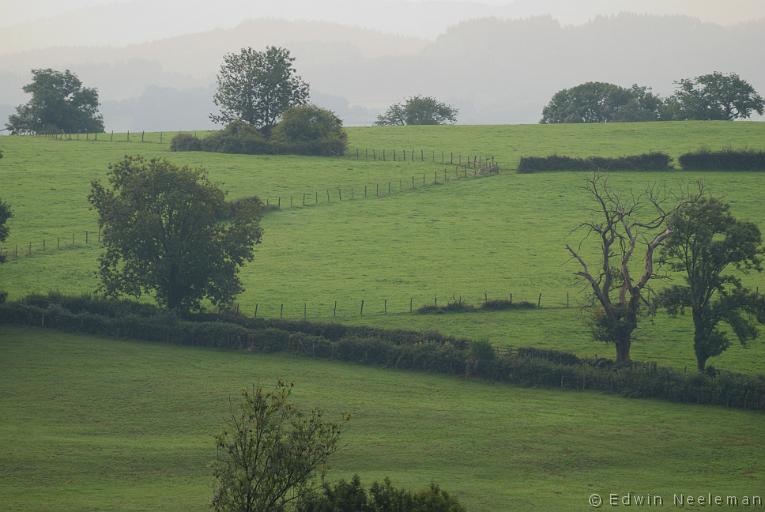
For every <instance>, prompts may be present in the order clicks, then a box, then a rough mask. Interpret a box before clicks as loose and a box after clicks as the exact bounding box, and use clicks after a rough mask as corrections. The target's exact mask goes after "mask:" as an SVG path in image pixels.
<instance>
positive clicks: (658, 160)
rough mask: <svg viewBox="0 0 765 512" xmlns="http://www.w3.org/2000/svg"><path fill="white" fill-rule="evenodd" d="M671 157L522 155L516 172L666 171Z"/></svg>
mask: <svg viewBox="0 0 765 512" xmlns="http://www.w3.org/2000/svg"><path fill="white" fill-rule="evenodd" d="M671 164H672V158H671V157H670V156H669V155H667V154H665V153H644V154H642V155H633V156H622V157H616V158H604V157H598V156H591V157H588V158H574V157H570V156H560V155H551V156H545V157H529V156H524V157H522V158H521V162H520V164H518V172H520V173H531V172H540V171H668V170H671V169H672V166H671Z"/></svg>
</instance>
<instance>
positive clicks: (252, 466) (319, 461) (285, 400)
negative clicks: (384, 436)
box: [212, 382, 347, 512]
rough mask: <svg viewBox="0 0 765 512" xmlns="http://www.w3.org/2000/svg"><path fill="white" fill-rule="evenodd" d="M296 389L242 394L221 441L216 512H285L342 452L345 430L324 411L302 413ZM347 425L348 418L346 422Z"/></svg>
mask: <svg viewBox="0 0 765 512" xmlns="http://www.w3.org/2000/svg"><path fill="white" fill-rule="evenodd" d="M291 392H292V385H287V384H285V383H283V382H279V383H278V384H277V386H276V389H275V390H274V391H265V390H264V389H263V388H262V387H258V388H257V389H255V390H254V391H253V392H249V391H244V392H243V393H242V403H241V405H240V407H239V408H238V409H237V410H234V411H232V412H231V416H230V417H229V418H228V421H227V422H226V428H225V430H223V432H221V433H220V434H218V436H217V437H216V445H217V448H218V457H217V459H216V461H215V464H214V473H213V474H214V476H215V480H216V483H215V491H214V493H213V499H212V508H213V510H215V511H216V512H283V511H284V510H286V507H287V506H288V505H290V504H292V503H293V502H295V501H296V500H300V499H303V498H304V497H305V496H307V495H308V494H310V493H311V492H312V489H313V476H314V474H315V473H316V472H317V471H319V470H321V469H322V467H323V466H324V465H325V464H326V462H327V460H328V459H329V457H330V456H331V455H332V454H333V453H335V451H336V450H337V443H338V440H339V438H340V433H341V429H342V426H341V424H338V423H332V422H328V421H326V420H324V417H323V414H322V412H321V411H320V410H318V409H314V410H312V411H311V412H309V413H304V412H301V411H300V410H298V409H297V408H296V407H295V405H294V404H292V403H291V402H290V400H289V397H290V393H291ZM345 421H347V418H345Z"/></svg>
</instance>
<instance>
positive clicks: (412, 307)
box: [409, 297, 414, 313]
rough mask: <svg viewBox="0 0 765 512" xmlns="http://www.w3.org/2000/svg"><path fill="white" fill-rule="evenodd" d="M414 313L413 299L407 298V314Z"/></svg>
mask: <svg viewBox="0 0 765 512" xmlns="http://www.w3.org/2000/svg"><path fill="white" fill-rule="evenodd" d="M412 311H414V297H409V312H410V313H411V312H412Z"/></svg>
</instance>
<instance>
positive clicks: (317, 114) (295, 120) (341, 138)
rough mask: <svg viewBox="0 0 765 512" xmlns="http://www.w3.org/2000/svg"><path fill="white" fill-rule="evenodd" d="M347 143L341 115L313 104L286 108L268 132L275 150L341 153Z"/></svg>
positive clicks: (298, 152)
mask: <svg viewBox="0 0 765 512" xmlns="http://www.w3.org/2000/svg"><path fill="white" fill-rule="evenodd" d="M347 142H348V135H347V134H346V133H345V130H343V122H342V121H341V120H340V118H339V117H337V116H336V115H335V114H333V113H332V112H330V111H329V110H325V109H323V108H319V107H317V106H314V105H302V106H298V107H293V108H291V109H289V110H288V111H287V112H285V113H284V116H282V119H281V121H279V123H278V124H277V125H276V127H275V128H274V131H273V134H272V135H271V144H272V147H273V148H274V151H275V152H276V153H286V154H297V155H315V156H340V155H342V154H344V153H345V149H346V146H347Z"/></svg>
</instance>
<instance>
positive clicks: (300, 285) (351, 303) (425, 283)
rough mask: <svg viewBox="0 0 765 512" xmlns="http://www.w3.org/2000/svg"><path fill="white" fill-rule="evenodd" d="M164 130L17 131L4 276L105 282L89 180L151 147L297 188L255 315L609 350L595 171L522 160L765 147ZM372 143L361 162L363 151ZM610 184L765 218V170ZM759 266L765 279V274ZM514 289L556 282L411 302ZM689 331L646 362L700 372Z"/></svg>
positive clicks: (661, 134) (88, 287)
mask: <svg viewBox="0 0 765 512" xmlns="http://www.w3.org/2000/svg"><path fill="white" fill-rule="evenodd" d="M163 137H164V138H163V140H164V141H165V143H164V144H159V143H158V142H159V139H158V134H146V136H145V140H146V141H147V142H146V143H143V144H142V143H140V142H137V141H138V140H140V139H138V138H137V136H136V135H135V134H133V135H131V142H127V141H126V138H124V135H121V134H116V135H115V137H114V139H115V141H114V142H108V141H104V140H99V141H98V142H94V141H92V140H90V141H85V140H83V139H82V138H81V139H80V140H79V141H76V140H72V141H60V140H52V139H46V138H26V137H3V138H2V139H0V147H2V148H3V150H4V152H5V158H3V159H1V160H0V176H2V180H3V190H2V193H1V196H2V197H3V198H4V199H5V200H7V201H9V202H10V203H11V204H12V206H13V209H14V213H15V217H14V218H13V219H12V220H11V222H10V228H11V237H10V238H9V240H8V241H7V243H6V244H5V249H6V251H8V252H10V253H11V257H10V259H9V261H8V262H7V263H6V264H5V265H3V266H2V267H0V282H2V284H3V287H4V288H5V289H7V290H9V292H10V294H11V298H19V297H21V296H23V295H25V294H28V293H32V292H47V291H49V290H52V289H55V290H61V291H64V292H67V293H80V292H90V291H92V290H93V289H94V288H95V287H96V286H97V279H96V277H95V275H94V271H95V270H96V268H97V257H98V252H99V249H98V246H97V243H95V240H94V237H96V236H97V235H95V233H96V231H97V223H96V218H95V214H94V212H93V211H91V210H90V209H89V207H88V206H89V205H88V202H87V194H88V191H89V183H90V181H91V180H92V179H99V178H101V179H103V177H104V176H105V174H106V169H107V165H108V163H109V162H113V161H116V160H117V159H119V158H121V157H122V156H123V155H125V154H143V155H146V156H147V157H149V158H152V157H165V158H168V159H170V160H172V161H175V162H178V163H181V164H187V165H191V166H201V167H204V168H206V169H207V170H208V171H209V173H210V176H211V177H212V179H213V180H214V181H216V182H217V183H220V184H221V186H222V187H223V188H225V189H226V190H227V191H228V192H229V197H230V198H232V199H236V198H240V197H246V196H251V195H258V196H259V197H262V198H268V200H269V202H270V204H273V203H274V202H277V201H278V200H279V199H278V198H281V205H282V210H281V211H276V212H270V213H268V214H267V215H266V216H265V218H264V219H263V226H264V230H265V234H264V238H263V243H262V244H261V245H260V246H259V247H258V249H257V251H256V257H255V260H254V261H253V262H252V263H251V264H249V265H247V266H246V267H245V268H244V270H243V272H242V280H243V282H244V285H245V288H246V291H245V293H243V294H242V295H241V296H240V297H239V298H238V303H239V304H240V307H241V308H242V310H243V311H245V312H247V313H248V314H253V313H254V311H255V308H256V307H257V308H258V314H259V315H261V316H270V317H278V316H279V315H280V314H281V312H282V307H283V312H284V313H283V314H284V315H285V316H287V317H289V318H302V317H303V316H304V315H305V316H306V317H307V318H309V319H312V320H324V321H331V320H333V319H336V320H337V321H343V322H352V323H364V324H372V325H379V326H385V327H397V328H399V327H400V328H412V329H430V330H438V331H442V332H445V333H447V334H454V335H459V336H465V337H470V338H474V339H488V340H490V341H491V342H492V343H495V344H499V345H515V346H519V345H520V346H539V347H546V348H557V349H562V350H569V351H572V352H576V353H578V354H581V355H610V354H611V347H607V346H605V345H602V344H598V343H594V342H593V341H592V340H591V338H590V334H589V332H588V328H587V326H586V324H585V322H584V320H585V317H586V312H583V311H582V310H581V306H582V304H583V301H584V298H583V297H584V293H585V290H584V289H583V288H582V287H581V284H580V283H578V282H577V281H576V280H575V278H574V277H573V272H574V271H575V270H576V266H575V265H574V263H573V262H571V261H570V258H569V257H568V255H567V253H566V252H565V250H564V246H565V244H566V243H572V244H577V243H579V242H580V241H581V238H582V234H581V233H579V232H575V231H574V232H572V229H573V228H575V227H576V226H577V224H578V223H580V222H582V221H585V220H588V218H589V215H590V213H589V210H588V208H589V206H590V202H589V201H590V199H589V197H588V195H587V193H586V192H585V191H584V190H582V186H583V184H584V180H585V179H586V178H587V177H588V176H589V175H588V174H587V173H578V172H559V173H546V174H531V175H519V174H516V173H515V172H514V168H515V166H516V165H517V162H518V159H519V158H520V156H521V155H548V154H552V153H560V154H569V155H577V156H588V155H595V154H597V155H624V154H635V153H640V152H645V151H666V152H668V153H669V154H670V155H672V156H674V157H677V156H679V155H680V154H681V153H683V152H685V151H689V150H694V149H698V148H699V147H708V148H711V149H716V148H720V147H728V146H731V147H736V148H742V147H748V148H758V149H762V148H764V147H765V124H763V123H724V122H720V123H715V122H695V123H636V124H611V125H580V126H566V125H560V126H542V125H538V126H537V125H527V126H480V127H479V126H440V127H402V128H398V127H385V128H380V127H372V128H351V129H349V141H350V143H349V146H350V148H349V153H350V155H351V157H349V158H309V157H291V156H246V155H224V154H211V153H173V152H170V151H169V148H168V144H167V141H168V138H169V134H164V135H163ZM148 141H152V142H148ZM357 148H358V149H359V155H360V157H361V158H362V159H361V160H356V159H355V155H356V149H357ZM383 149H385V150H386V161H385V162H382V161H379V160H378V161H367V160H364V159H363V158H364V156H365V155H370V157H371V155H372V154H373V151H374V154H376V155H377V156H378V158H379V157H380V156H381V153H382V150H383ZM404 150H406V151H407V152H408V156H407V158H408V159H407V160H406V161H402V152H403V151H404ZM393 151H396V152H397V155H398V156H397V160H396V161H392V160H391V155H392V153H393ZM412 151H413V152H414V155H415V160H414V161H412V159H411V155H412ZM442 153H443V154H444V158H445V159H446V160H449V159H453V160H454V161H455V162H456V161H458V159H461V160H463V161H464V160H467V158H468V155H472V156H476V155H478V156H481V157H486V156H494V157H495V158H496V160H497V161H498V162H499V163H500V166H501V168H502V171H501V173H500V174H499V175H498V176H488V177H476V178H474V177H471V176H469V175H468V176H467V177H465V176H464V174H462V177H460V173H461V172H462V171H460V170H458V169H457V168H456V167H455V166H452V165H448V164H441V163H439V162H434V161H433V157H434V155H435V158H436V160H440V159H441V154H442ZM420 156H423V157H424V160H425V161H421V160H419V157H420ZM444 171H446V180H444ZM455 174H456V176H455ZM412 178H414V181H415V183H414V189H412ZM458 178H459V179H458ZM423 179H424V181H425V186H423V184H422V183H423ZM609 179H610V181H611V183H612V185H613V186H614V187H615V188H618V189H620V190H623V191H631V192H636V193H639V192H640V191H642V190H643V189H645V187H647V186H650V185H653V186H656V187H657V188H659V189H662V190H665V191H667V192H668V193H680V192H681V191H682V190H683V189H684V188H687V187H693V186H694V184H695V182H696V181H698V180H703V182H704V184H705V186H706V187H707V189H708V190H709V191H710V192H712V193H713V194H715V195H719V196H721V197H723V198H725V199H726V200H727V201H729V202H731V204H732V205H733V211H734V213H735V214H736V215H738V216H740V217H742V218H746V219H750V220H753V221H754V222H756V223H758V224H759V225H760V226H761V228H763V229H765V210H764V209H763V208H762V206H761V204H762V193H763V191H764V190H765V187H764V186H763V185H765V177H763V176H762V175H760V174H757V173H736V172H729V173H688V172H683V171H673V172H670V173H648V172H646V173H641V172H633V173H613V175H612V176H610V178H609ZM434 180H436V183H434ZM444 181H446V183H444ZM365 187H366V189H367V198H366V199H364V188H365ZM389 190H390V194H389V193H388V191H389ZM378 191H379V197H378ZM328 193H329V201H328V200H327V194H328ZM317 197H318V204H314V203H315V201H316V198H317ZM341 197H342V200H341ZM290 198H291V199H290ZM304 198H305V204H306V206H303V202H304ZM290 202H291V204H292V206H293V207H292V208H290V207H289V206H290ZM85 231H88V232H89V242H90V243H89V244H87V245H86V244H85ZM73 236H74V240H75V241H74V245H72V237H73ZM43 240H44V241H45V246H44V249H43ZM30 243H31V244H32V246H31V249H30V246H29V244H30ZM588 247H589V246H588V245H587V244H586V243H585V245H584V250H585V253H587V254H593V253H592V251H591V249H588ZM30 250H31V253H32V255H31V256H26V254H27V253H28V252H30ZM16 251H18V252H19V254H20V255H19V257H18V258H16V257H14V254H15V253H16ZM745 279H746V281H747V282H748V283H749V284H751V285H752V286H762V287H765V278H763V276H762V275H750V276H745ZM657 285H658V286H662V285H663V283H662V282H657ZM510 294H512V296H513V299H514V300H527V301H530V302H537V301H540V295H541V305H542V310H540V311H523V312H503V313H471V314H459V315H448V316H443V315H440V316H422V315H414V314H409V308H410V304H413V305H414V307H417V306H419V305H423V304H431V303H433V302H434V301H438V302H439V303H446V302H447V301H449V300H452V299H459V298H460V297H461V298H463V299H464V300H466V301H467V302H470V303H474V304H478V303H480V302H481V301H483V300H484V298H485V297H488V298H489V299H496V298H506V297H509V295H510ZM362 301H363V302H364V306H363V312H362V306H361V304H362ZM335 304H337V305H336V306H335ZM282 305H283V306H282ZM567 306H568V307H567ZM386 312H387V314H386ZM690 333H691V330H690V320H689V319H688V318H678V319H670V318H667V317H666V316H665V315H661V314H659V315H658V316H657V317H656V318H654V319H646V321H644V322H643V325H642V326H641V328H640V329H639V330H638V332H637V338H636V343H635V345H634V349H633V357H634V358H636V359H642V360H652V361H658V362H659V363H661V364H666V365H671V366H674V367H677V368H684V367H686V366H687V367H689V368H692V367H693V365H694V363H693V352H692V347H691V341H690ZM711 364H712V365H714V366H717V367H721V368H727V369H731V370H736V371H741V372H747V373H753V372H756V373H763V372H765V345H763V344H762V343H760V342H758V341H755V342H754V343H752V345H751V346H750V347H746V348H744V347H740V346H734V347H732V348H731V349H730V350H729V351H728V352H726V353H725V354H724V355H722V356H721V357H718V358H715V359H713V360H712V361H711Z"/></svg>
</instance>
